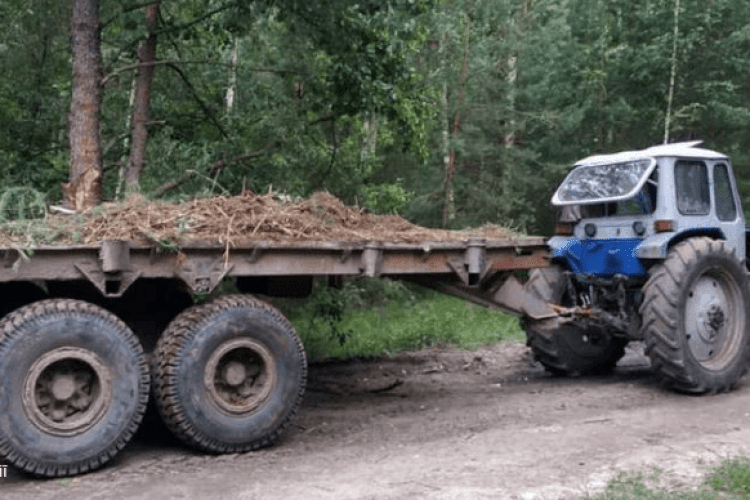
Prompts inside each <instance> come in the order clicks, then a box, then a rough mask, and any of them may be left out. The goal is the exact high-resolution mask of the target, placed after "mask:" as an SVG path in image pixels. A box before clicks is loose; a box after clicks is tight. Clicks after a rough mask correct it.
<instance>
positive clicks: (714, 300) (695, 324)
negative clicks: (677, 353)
mask: <svg viewBox="0 0 750 500" xmlns="http://www.w3.org/2000/svg"><path fill="white" fill-rule="evenodd" d="M734 295H735V292H734V289H733V288H732V285H731V282H726V278H724V277H722V276H721V275H718V274H704V275H703V276H701V277H700V278H698V279H697V280H696V281H695V282H694V283H693V285H692V286H691V287H690V288H689V290H688V296H687V301H686V303H685V333H686V336H687V339H688V346H689V348H690V351H691V353H692V354H693V356H694V357H695V358H696V360H698V361H699V362H701V363H704V364H705V365H706V367H709V366H713V365H715V364H717V363H719V364H720V361H719V358H721V357H722V356H723V353H724V351H725V350H726V347H727V346H726V344H727V342H729V340H728V339H730V337H731V329H732V328H736V326H733V324H732V321H731V318H732V313H733V308H734V306H735V302H734Z"/></svg>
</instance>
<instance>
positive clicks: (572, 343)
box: [524, 266, 627, 375]
mask: <svg viewBox="0 0 750 500" xmlns="http://www.w3.org/2000/svg"><path fill="white" fill-rule="evenodd" d="M525 290H526V293H530V294H532V295H533V296H535V297H536V298H538V299H541V300H544V301H545V302H552V303H555V304H562V305H572V303H568V302H570V300H569V298H568V294H567V291H566V284H565V278H564V276H563V271H562V269H561V268H560V267H558V266H552V267H546V268H542V269H535V270H533V271H531V274H530V276H529V281H527V282H526V286H525ZM524 327H525V329H526V338H527V344H528V345H529V346H530V347H531V349H532V350H533V351H534V356H535V357H536V359H537V361H539V362H540V363H542V365H544V367H545V368H546V369H547V370H548V371H550V372H551V373H554V374H556V375H582V374H586V373H598V372H605V371H608V370H611V369H613V368H614V367H615V365H616V364H617V361H618V360H619V359H620V358H622V356H623V355H624V354H625V345H626V344H627V340H625V339H621V338H618V337H613V336H612V335H609V334H608V333H607V332H605V331H604V330H601V329H598V328H591V327H587V328H584V327H583V326H582V325H580V324H576V323H570V322H568V323H562V322H561V321H560V320H559V319H558V318H551V319H543V320H532V319H530V318H525V319H524Z"/></svg>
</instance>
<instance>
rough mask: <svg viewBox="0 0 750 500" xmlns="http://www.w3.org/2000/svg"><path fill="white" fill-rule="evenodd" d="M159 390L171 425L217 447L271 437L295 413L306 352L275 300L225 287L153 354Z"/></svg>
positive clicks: (179, 322)
mask: <svg viewBox="0 0 750 500" xmlns="http://www.w3.org/2000/svg"><path fill="white" fill-rule="evenodd" d="M153 374H154V396H155V399H156V404H157V408H158V410H159V413H160V415H161V417H162V419H163V420H164V423H165V424H166V425H167V427H168V428H169V429H170V430H171V431H172V432H173V433H174V434H175V435H176V436H177V437H178V438H179V439H181V440H182V441H183V442H185V443H187V444H188V445H190V446H192V447H194V448H197V449H199V450H202V451H208V452H212V453H238V452H244V451H250V450H254V449H257V448H261V447H264V446H268V445H271V444H273V443H274V442H275V441H276V440H277V439H278V437H279V435H280V434H281V432H282V431H283V429H284V428H285V427H286V426H287V425H288V424H289V422H290V420H291V419H292V417H294V415H296V413H297V409H298V408H299V405H300V402H301V401H302V396H303V393H304V389H305V383H306V377H307V360H306V358H305V352H304V350H303V348H302V344H301V342H300V340H299V338H298V337H297V334H296V333H295V331H294V329H293V327H292V325H291V324H290V323H289V322H288V321H287V320H286V318H284V316H283V315H282V314H281V313H280V312H279V311H277V310H276V309H274V308H273V307H271V306H269V305H268V304H265V303H264V302H261V301H259V300H257V299H254V298H251V297H248V296H243V295H227V296H223V297H220V298H218V299H216V300H214V301H212V302H209V303H207V304H202V305H198V306H194V307H192V308H190V309H188V310H186V311H184V312H183V313H181V314H180V315H178V316H177V317H176V318H175V319H174V320H173V321H172V323H170V325H169V326H168V327H167V329H166V330H165V331H164V333H163V334H162V336H161V338H160V339H159V342H158V343H157V347H156V351H155V356H154V367H153Z"/></svg>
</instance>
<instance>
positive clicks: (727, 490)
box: [584, 456, 750, 500]
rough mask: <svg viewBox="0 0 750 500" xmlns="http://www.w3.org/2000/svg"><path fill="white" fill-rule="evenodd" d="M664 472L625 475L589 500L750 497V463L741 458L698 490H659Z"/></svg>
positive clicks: (718, 470) (737, 499) (735, 499)
mask: <svg viewBox="0 0 750 500" xmlns="http://www.w3.org/2000/svg"><path fill="white" fill-rule="evenodd" d="M661 474H662V472H661V471H659V470H652V471H651V473H650V474H643V473H642V472H637V473H629V474H621V475H620V476H618V477H616V478H615V479H613V480H612V481H610V482H609V484H608V485H607V488H606V490H605V491H603V492H602V493H600V494H598V495H594V496H589V495H586V496H585V497H584V498H585V499H586V500H740V499H748V498H750V460H749V459H748V458H747V457H744V456H739V457H735V458H728V459H725V460H724V461H722V462H721V463H720V464H719V465H718V466H716V467H714V468H713V469H711V471H710V472H709V474H708V476H707V477H706V479H705V480H704V482H703V483H702V484H700V485H698V486H697V488H696V489H695V490H694V491H678V492H673V491H667V490H665V489H663V488H661V487H659V485H658V483H659V479H660V477H661Z"/></svg>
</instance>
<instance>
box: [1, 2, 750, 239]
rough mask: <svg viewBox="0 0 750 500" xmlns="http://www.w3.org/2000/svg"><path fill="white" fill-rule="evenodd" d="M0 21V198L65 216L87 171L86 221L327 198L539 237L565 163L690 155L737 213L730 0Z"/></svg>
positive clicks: (212, 6)
mask: <svg viewBox="0 0 750 500" xmlns="http://www.w3.org/2000/svg"><path fill="white" fill-rule="evenodd" d="M0 19H2V20H3V25H4V29H3V30H2V32H0V192H6V193H8V192H11V191H12V190H16V191H17V190H19V189H23V190H25V191H24V192H33V193H37V195H38V196H39V197H42V198H43V199H44V200H45V201H46V202H47V203H60V202H61V201H65V200H66V199H67V202H68V204H69V205H72V206H74V207H75V206H76V203H74V202H75V200H74V199H73V196H72V195H71V193H70V192H69V191H66V190H70V189H72V188H71V186H75V185H76V183H77V182H78V181H79V180H80V178H81V176H82V175H88V174H87V173H86V172H89V170H90V171H91V172H92V175H94V177H95V180H96V183H97V186H98V189H99V192H97V193H95V195H96V197H95V198H96V200H95V201H96V202H100V201H113V200H121V199H123V198H124V197H125V196H126V195H127V194H128V193H129V192H133V191H136V192H139V193H142V194H143V195H144V196H146V197H149V198H153V199H157V198H160V199H170V200H184V199H189V198H193V197H197V196H212V195H230V194H236V193H240V192H243V191H245V190H252V191H253V192H256V193H265V192H268V191H269V190H273V191H274V192H277V193H283V194H285V195H288V196H290V197H292V198H295V197H307V196H309V195H310V194H311V193H313V192H315V191H319V190H326V191H328V192H330V193H332V194H334V195H335V196H337V197H339V198H340V199H342V200H343V201H345V202H346V203H349V204H352V205H357V206H360V207H364V208H366V209H367V210H369V211H371V212H373V213H394V212H395V213H400V214H402V215H403V216H404V217H406V218H408V219H409V220H411V221H414V222H416V223H418V224H421V225H424V226H429V227H446V228H462V227H467V226H476V225H482V224H485V223H494V224H502V225H505V226H507V227H511V228H514V229H517V230H519V231H525V232H528V233H530V234H549V232H550V231H551V227H552V217H551V215H552V213H551V210H550V208H549V199H550V197H551V195H552V193H553V191H554V188H555V187H556V185H557V184H558V183H559V181H560V180H561V179H562V177H563V176H564V175H565V173H566V172H567V170H568V169H569V167H570V166H571V165H572V164H573V162H575V161H576V160H578V159H580V158H582V157H585V156H588V155H590V154H593V153H602V152H616V151H621V150H626V149H634V148H645V147H648V146H651V145H654V144H660V143H663V142H677V141H683V140H693V139H702V140H704V141H705V146H706V147H708V148H710V149H715V150H718V151H721V152H724V153H726V154H728V155H730V157H731V158H732V159H733V161H734V165H735V167H736V169H737V175H738V177H739V179H740V186H741V192H742V194H743V196H744V200H745V201H746V206H747V202H748V201H750V175H746V174H748V173H750V154H749V153H748V146H750V135H748V134H747V130H748V126H750V3H748V2H746V1H743V0H453V1H449V0H425V1H421V0H371V1H367V0H306V1H300V0H256V1H250V0H201V1H197V0H182V1H179V2H177V1H172V0H145V1H144V0H140V1H139V0H116V1H115V0H98V1H97V0H3V1H2V2H0ZM79 63H83V65H79ZM82 68H83V69H82ZM87 85H88V86H87ZM80 92H83V94H81V93H80ZM81 96H83V98H84V100H81ZM81 113H83V114H81ZM83 128H88V130H82V129H83ZM82 134H83V135H82ZM86 134H88V136H86ZM82 137H83V139H85V140H83V139H82ZM86 141H88V142H86ZM6 198H8V197H0V200H5V199H6ZM1 204H2V203H1V202H0V205H1ZM2 208H3V207H2V206H0V209H2ZM16 213H17V212H16ZM5 217H8V216H7V214H6V215H5Z"/></svg>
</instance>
